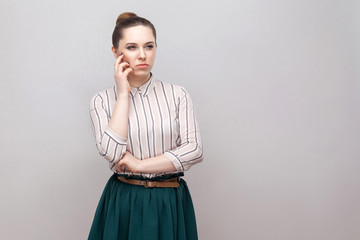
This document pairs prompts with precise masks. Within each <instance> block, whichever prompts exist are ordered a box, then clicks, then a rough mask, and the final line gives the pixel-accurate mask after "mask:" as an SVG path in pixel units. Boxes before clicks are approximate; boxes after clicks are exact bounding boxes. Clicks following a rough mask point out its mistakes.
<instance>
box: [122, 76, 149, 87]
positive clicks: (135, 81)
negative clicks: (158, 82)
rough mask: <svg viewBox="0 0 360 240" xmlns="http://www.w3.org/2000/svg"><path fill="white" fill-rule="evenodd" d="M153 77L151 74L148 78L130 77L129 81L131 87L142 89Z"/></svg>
mask: <svg viewBox="0 0 360 240" xmlns="http://www.w3.org/2000/svg"><path fill="white" fill-rule="evenodd" d="M150 77H151V73H149V75H148V76H146V77H135V76H128V80H129V83H130V86H132V87H140V86H141V85H143V84H144V83H146V82H147V81H148V80H149V79H150Z"/></svg>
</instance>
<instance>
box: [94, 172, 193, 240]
mask: <svg viewBox="0 0 360 240" xmlns="http://www.w3.org/2000/svg"><path fill="white" fill-rule="evenodd" d="M117 176H118V175H116V174H113V175H112V176H111V177H110V179H109V180H108V182H107V184H106V186H105V189H104V191H103V193H102V196H101V198H100V201H99V204H98V206H97V209H96V212H95V216H94V220H93V223H92V226H91V229H90V233H89V237H88V240H140V239H141V240H185V239H186V240H195V239H198V236H197V230H196V220H195V212H194V207H193V203H192V200H191V196H190V192H189V189H188V187H187V184H186V182H185V181H184V180H183V179H181V180H180V182H179V187H178V188H145V187H143V186H137V185H131V184H127V183H123V182H121V181H120V180H118V178H117ZM171 177H173V176H169V178H171Z"/></svg>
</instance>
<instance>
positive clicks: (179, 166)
mask: <svg viewBox="0 0 360 240" xmlns="http://www.w3.org/2000/svg"><path fill="white" fill-rule="evenodd" d="M164 156H165V157H167V158H168V159H169V160H170V161H171V162H172V164H174V166H175V168H176V170H177V171H178V172H183V171H184V167H183V165H182V162H181V161H180V159H179V158H178V157H177V156H176V155H174V154H173V153H172V152H165V153H164Z"/></svg>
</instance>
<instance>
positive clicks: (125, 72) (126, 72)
mask: <svg viewBox="0 0 360 240" xmlns="http://www.w3.org/2000/svg"><path fill="white" fill-rule="evenodd" d="M132 71H134V69H132V68H130V67H129V68H127V69H125V71H124V75H125V77H127V76H128V75H129V73H131V72H132ZM129 154H131V153H129Z"/></svg>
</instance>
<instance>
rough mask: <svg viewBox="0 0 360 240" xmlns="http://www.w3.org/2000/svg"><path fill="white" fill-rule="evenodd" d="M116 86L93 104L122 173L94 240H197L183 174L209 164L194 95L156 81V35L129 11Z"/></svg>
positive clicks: (101, 142) (120, 33)
mask: <svg viewBox="0 0 360 240" xmlns="http://www.w3.org/2000/svg"><path fill="white" fill-rule="evenodd" d="M112 43H113V47H112V52H113V54H114V56H115V58H116V61H115V67H114V77H115V85H114V86H113V87H111V88H108V89H106V90H104V91H101V92H99V93H98V94H96V95H95V96H94V97H93V98H92V99H91V102H90V115H91V121H92V130H93V133H94V135H95V138H96V146H97V148H98V150H99V153H100V154H101V155H102V156H104V157H105V159H107V160H108V161H109V164H110V169H111V170H112V171H113V172H114V174H113V175H112V176H111V177H110V179H109V181H108V182H107V184H106V186H105V189H104V192H103V194H102V196H101V199H100V201H99V204H98V207H97V209H96V212H95V217H94V220H93V223H92V226H91V230H90V234H89V238H88V239H96V240H101V239H106V240H110V239H130V240H136V239H147V240H148V239H154V240H155V239H163V240H171V239H178V240H181V239H197V230H196V221H195V213H194V209H193V204H192V200H191V196H190V193H189V190H188V187H187V184H186V182H185V181H184V180H183V179H181V178H179V177H180V176H183V172H184V171H186V170H188V169H189V168H190V167H191V166H192V165H194V164H196V163H199V162H201V161H202V159H203V152H202V142H201V138H200V134H199V127H198V125H197V121H196V117H195V114H194V109H193V105H192V101H191V99H190V96H189V94H188V93H187V91H186V90H185V89H184V88H182V87H180V86H177V85H172V84H169V83H165V82H162V81H159V80H157V79H155V77H154V76H153V74H152V72H151V69H152V67H153V64H154V59H155V55H156V48H157V44H156V30H155V28H154V26H153V24H152V23H151V22H149V21H148V20H146V19H144V18H141V17H138V16H137V15H136V14H134V13H129V12H126V13H122V14H120V16H119V17H118V19H117V21H116V26H115V29H114V32H113V36H112Z"/></svg>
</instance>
